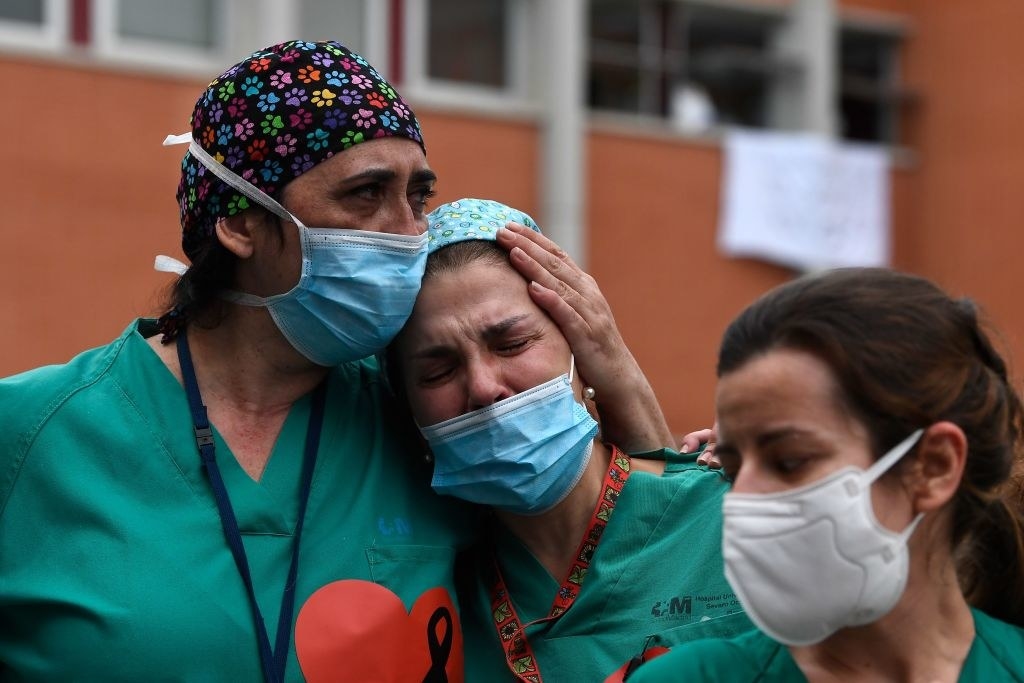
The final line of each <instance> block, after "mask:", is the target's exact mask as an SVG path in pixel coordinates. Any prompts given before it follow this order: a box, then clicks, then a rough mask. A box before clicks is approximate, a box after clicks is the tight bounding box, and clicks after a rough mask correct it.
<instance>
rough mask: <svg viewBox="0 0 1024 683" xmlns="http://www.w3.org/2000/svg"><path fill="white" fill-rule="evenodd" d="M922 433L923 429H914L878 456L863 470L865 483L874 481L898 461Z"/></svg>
mask: <svg viewBox="0 0 1024 683" xmlns="http://www.w3.org/2000/svg"><path fill="white" fill-rule="evenodd" d="M922 434H924V429H918V430H916V431H915V432H914V433H913V434H911V435H910V436H908V437H907V438H905V439H903V441H900V442H899V443H898V444H896V445H895V446H894V447H893V449H892V450H891V451H889V452H888V453H886V454H885V455H883V456H882V457H881V458H879V459H878V460H877V461H876V462H875V463H874V464H873V465H871V467H869V468H867V469H866V470H864V480H865V483H866V484H868V485H870V484H873V483H875V480H876V479H878V478H879V477H880V476H882V475H883V474H884V473H885V472H887V471H888V470H889V469H890V468H891V467H892V466H893V465H895V464H896V463H897V462H899V460H900V458H902V457H903V456H904V455H906V454H907V451H909V450H910V449H911V448H913V447H914V446H915V445H916V444H917V442H918V440H919V439H920V438H921V435H922Z"/></svg>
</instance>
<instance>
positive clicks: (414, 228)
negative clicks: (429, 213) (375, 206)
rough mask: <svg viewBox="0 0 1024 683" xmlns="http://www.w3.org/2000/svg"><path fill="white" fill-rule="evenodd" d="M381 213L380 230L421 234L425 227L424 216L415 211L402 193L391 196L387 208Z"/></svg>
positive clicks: (396, 233) (393, 233)
mask: <svg viewBox="0 0 1024 683" xmlns="http://www.w3.org/2000/svg"><path fill="white" fill-rule="evenodd" d="M383 213H384V215H383V216H382V218H383V221H382V226H381V230H382V232H388V233H391V234H392V235H413V236H416V235H421V234H423V233H424V232H425V231H426V229H427V218H426V216H425V215H423V213H422V212H418V211H416V209H414V208H413V206H412V205H411V204H410V203H409V199H408V197H406V196H405V195H404V194H400V195H397V196H395V197H393V198H391V199H390V201H388V207H387V210H386V211H385V212H383Z"/></svg>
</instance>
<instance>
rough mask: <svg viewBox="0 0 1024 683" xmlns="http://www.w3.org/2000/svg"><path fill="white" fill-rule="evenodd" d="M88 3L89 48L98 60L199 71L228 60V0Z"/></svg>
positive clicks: (104, 0)
mask: <svg viewBox="0 0 1024 683" xmlns="http://www.w3.org/2000/svg"><path fill="white" fill-rule="evenodd" d="M91 2H92V36H91V45H92V47H93V49H94V51H95V53H96V54H97V55H98V56H100V57H102V58H109V59H111V60H115V61H116V62H117V63H119V64H125V63H132V64H144V65H147V66H152V67H156V68H160V69H164V70H170V71H197V72H200V73H210V72H213V71H216V69H217V68H219V67H223V66H224V64H225V63H226V62H227V61H229V59H228V49H229V48H230V45H231V33H230V32H229V31H228V26H229V17H228V13H229V10H230V6H229V5H230V3H231V0H175V2H166V1H165V0H91ZM232 56H234V55H232Z"/></svg>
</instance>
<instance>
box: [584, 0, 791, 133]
mask: <svg viewBox="0 0 1024 683" xmlns="http://www.w3.org/2000/svg"><path fill="white" fill-rule="evenodd" d="M783 18H784V15H783V14H782V13H781V12H779V11H778V10H776V9H773V8H772V7H766V8H764V9H760V8H753V9H748V8H745V7H744V8H738V7H735V6H731V5H730V6H725V5H714V4H708V3H700V4H696V3H684V2H672V1H668V0H660V1H648V2H639V3H623V2H621V1H619V0H592V1H591V3H590V28H589V30H590V36H589V38H590V64H589V80H588V93H589V94H588V100H589V104H590V106H591V107H593V108H595V109H603V110H612V111H622V112H632V113H638V114H645V115H650V116H657V117H664V118H669V119H671V120H673V121H675V122H676V123H678V124H679V125H681V126H683V127H684V128H690V129H693V130H698V129H701V128H707V127H710V126H712V125H716V124H717V125H720V124H738V125H744V126H752V127H765V126H771V125H773V123H774V122H773V121H772V108H771V107H770V96H771V93H772V89H773V82H774V81H775V79H776V78H779V77H782V76H784V75H785V74H786V73H787V71H791V70H793V69H794V68H795V65H794V64H792V63H791V62H787V61H786V60H783V59H781V58H779V57H777V56H775V55H774V53H773V50H772V45H773V42H774V36H775V32H776V30H777V28H778V26H779V25H780V24H781V23H782V20H783Z"/></svg>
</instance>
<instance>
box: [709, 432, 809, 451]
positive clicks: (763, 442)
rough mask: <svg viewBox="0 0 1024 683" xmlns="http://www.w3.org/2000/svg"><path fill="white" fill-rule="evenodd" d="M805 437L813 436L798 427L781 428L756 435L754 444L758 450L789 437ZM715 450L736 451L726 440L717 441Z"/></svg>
mask: <svg viewBox="0 0 1024 683" xmlns="http://www.w3.org/2000/svg"><path fill="white" fill-rule="evenodd" d="M807 436H813V432H810V431H807V430H806V429H800V428H799V427H782V428H780V429H775V430H772V431H770V432H766V433H764V434H758V436H757V439H756V440H755V443H756V446H757V447H758V448H766V447H768V446H770V445H772V444H773V443H777V442H779V441H782V440H784V439H788V438H791V437H807ZM716 448H717V449H718V450H720V451H729V452H735V451H736V447H735V446H734V445H733V443H732V442H731V441H726V440H719V441H718V443H717V444H716Z"/></svg>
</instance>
